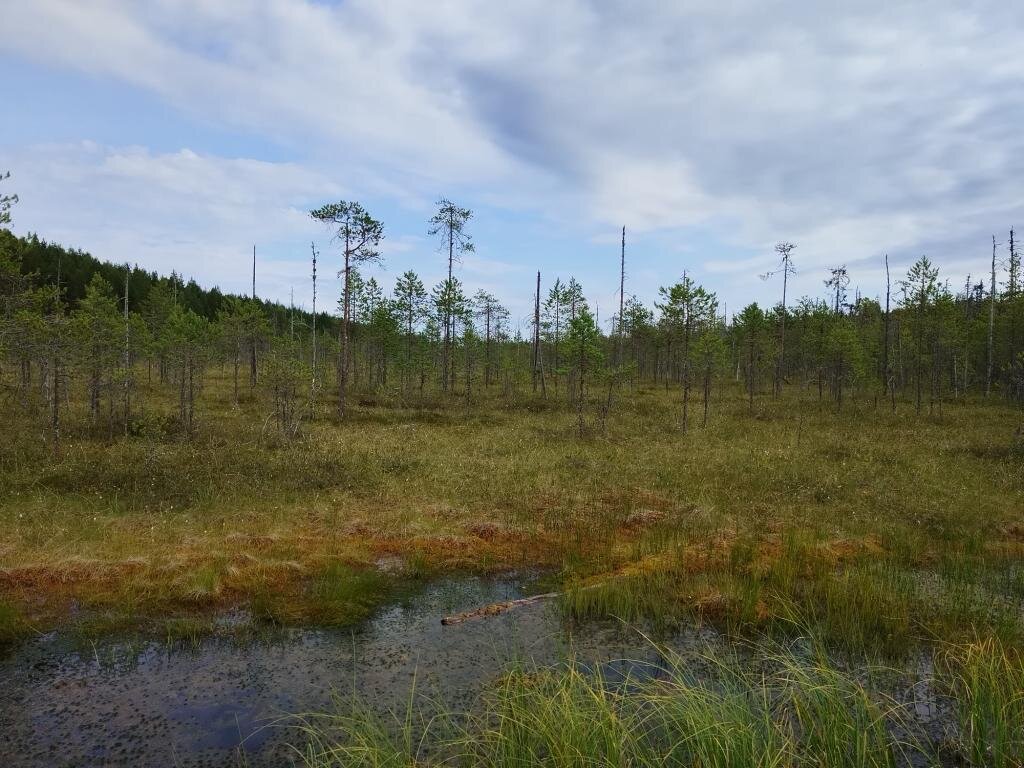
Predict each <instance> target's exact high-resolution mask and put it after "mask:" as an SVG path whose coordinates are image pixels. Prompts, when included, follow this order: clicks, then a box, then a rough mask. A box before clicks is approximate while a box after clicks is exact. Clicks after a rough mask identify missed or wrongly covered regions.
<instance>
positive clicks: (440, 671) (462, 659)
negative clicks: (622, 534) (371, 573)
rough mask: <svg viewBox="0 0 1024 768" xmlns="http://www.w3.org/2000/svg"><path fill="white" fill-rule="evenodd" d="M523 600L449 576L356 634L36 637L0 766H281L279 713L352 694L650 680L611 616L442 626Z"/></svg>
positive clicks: (370, 699)
mask: <svg viewBox="0 0 1024 768" xmlns="http://www.w3.org/2000/svg"><path fill="white" fill-rule="evenodd" d="M522 596H523V587H522V582H521V581H520V580H519V579H516V578H500V579H479V578H464V579H459V580H448V581H442V582H438V583H434V584H431V585H429V586H427V587H426V588H424V589H423V590H422V591H418V592H416V593H415V595H413V596H410V597H409V598H408V599H405V600H402V601H400V602H398V603H395V604H392V605H388V606H386V607H384V608H382V609H380V610H379V611H377V613H376V614H375V615H374V616H373V617H372V618H370V619H369V620H368V621H366V622H364V623H363V624H361V625H359V626H357V627H353V628H349V629H333V630H328V629H288V630H279V631H276V632H274V633H272V634H270V635H269V636H265V637H260V638H259V639H256V640H251V639H250V640H249V641H247V642H239V641H238V640H237V639H234V638H231V637H229V636H224V637H218V636H213V637H210V638H207V639H205V640H202V641H201V642H200V643H199V644H198V645H197V646H194V647H192V646H190V647H181V646H168V645H167V644H165V643H159V642H148V643H141V644H140V643H138V642H133V641H129V640H127V639H117V638H111V639H107V640H104V641H101V642H97V643H95V644H88V645H85V646H83V645H82V643H81V642H75V641H73V640H72V639H71V638H69V637H65V636H64V635H62V634H60V633H50V634H47V635H44V636H40V637H38V638H34V639H32V640H30V641H28V642H27V643H25V644H23V645H22V646H20V647H19V648H17V649H15V650H14V651H13V652H12V653H9V654H8V655H7V656H6V657H4V658H3V659H2V660H0V765H3V766H9V767H10V768H17V767H19V766H24V767H26V768H27V767H29V766H31V767H33V768H34V767H35V766H39V767H42V766H47V767H49V766H133V767H141V766H154V767H156V766H160V768H165V767H166V766H223V765H248V766H266V765H275V766H277V765H288V764H290V763H291V761H292V760H293V758H294V753H293V752H292V751H291V750H290V749H289V748H288V743H289V742H295V741H298V740H299V735H298V733H297V732H296V731H295V729H294V727H291V728H290V727H288V725H287V722H288V721H285V722H284V723H282V722H281V718H282V717H283V716H285V715H288V714H291V713H299V712H315V711H324V710H330V709H331V707H332V706H335V705H336V702H337V701H338V699H339V697H345V696H348V695H349V694H351V693H353V692H355V693H356V694H357V695H358V697H359V698H360V700H361V701H364V702H366V703H368V704H369V705H370V706H372V707H374V708H375V709H378V710H380V711H381V712H386V711H388V710H394V711H398V712H403V711H404V709H405V707H406V703H407V701H408V698H409V693H410V690H411V689H412V688H413V686H415V690H416V691H417V692H418V693H420V694H424V695H426V696H428V697H431V698H433V699H434V700H436V701H439V702H443V703H444V704H447V705H449V706H452V707H466V706H469V705H471V703H472V699H473V698H474V697H475V696H476V695H477V694H478V693H479V692H480V690H481V689H482V687H483V686H484V685H486V684H487V682H488V681H491V680H493V679H494V678H495V676H496V675H497V674H498V673H499V672H500V670H501V668H502V666H503V665H505V664H507V663H509V662H516V661H524V662H527V661H529V662H530V663H538V664H546V663H553V662H557V661H560V660H562V659H565V658H567V657H568V655H569V654H570V653H571V654H572V655H573V656H574V658H577V659H579V660H581V661H583V662H584V663H591V664H597V665H600V666H601V668H602V671H603V672H604V673H605V674H606V675H607V676H608V677H609V678H610V679H615V678H616V677H617V676H623V675H625V674H627V673H628V674H631V675H637V674H650V673H651V670H653V671H654V672H653V673H654V674H656V673H657V669H658V659H659V656H658V651H657V650H656V649H655V648H654V646H653V645H652V644H651V643H650V642H649V641H648V640H646V639H645V638H644V637H643V636H642V635H641V634H640V633H638V632H637V631H636V630H631V629H628V628H625V627H622V626H621V625H618V624H616V623H614V622H607V623H602V624H594V625H587V626H586V627H585V628H582V627H581V628H576V629H573V628H572V627H571V626H570V625H569V624H567V623H566V622H565V621H564V620H563V619H562V617H561V616H560V614H559V611H558V610H557V607H556V606H555V605H554V604H553V603H551V602H550V601H549V602H539V603H536V604H532V605H528V606H525V607H521V608H518V609H516V610H514V611H510V612H508V613H505V614H502V615H498V616H492V617H488V618H483V619H478V620H474V621H467V622H465V623H462V624H456V625H452V626H443V625H442V624H441V618H442V617H443V616H446V615H451V614H453V613H457V612H460V611H465V610H469V609H473V608H477V607H480V606H482V605H487V604H490V603H493V602H499V601H505V600H510V599H515V598H518V597H522ZM224 621H225V623H227V624H230V623H231V622H232V621H239V622H241V621H245V617H244V616H227V617H225V618H224ZM703 634H704V633H697V632H684V633H682V634H679V635H678V636H676V637H675V638H674V639H673V643H674V644H676V645H681V644H685V643H691V642H693V643H695V642H702V641H704V640H705V639H707V638H702V635H703ZM622 659H630V660H631V661H630V662H626V661H621V660H622ZM637 660H641V661H644V662H645V665H640V666H642V667H643V668H639V667H638V665H637ZM646 664H649V665H650V666H649V667H648V666H646Z"/></svg>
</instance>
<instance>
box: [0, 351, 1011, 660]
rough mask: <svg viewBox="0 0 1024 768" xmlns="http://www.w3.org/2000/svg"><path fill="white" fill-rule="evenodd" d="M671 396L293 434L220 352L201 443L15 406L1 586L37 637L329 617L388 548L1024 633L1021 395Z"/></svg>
mask: <svg viewBox="0 0 1024 768" xmlns="http://www.w3.org/2000/svg"><path fill="white" fill-rule="evenodd" d="M140 395H141V399H140V402H141V403H142V404H143V406H144V408H145V413H146V416H145V422H146V423H147V424H148V423H150V422H152V423H154V424H156V423H158V422H159V423H162V422H161V418H162V417H161V413H163V412H170V411H171V410H172V401H171V398H172V397H173V392H172V391H171V390H170V389H167V390H165V389H162V388H160V387H158V386H156V385H153V386H150V387H149V388H143V391H142V392H140ZM676 399H677V397H676V393H674V392H665V391H663V390H661V389H660V388H659V389H654V388H648V389H640V390H639V391H636V392H632V393H627V394H624V395H623V397H621V398H620V399H619V400H618V404H617V406H616V409H615V410H614V411H613V413H612V416H611V418H610V420H609V425H608V432H607V435H605V436H604V437H593V438H590V439H587V440H580V439H578V438H577V437H576V435H575V431H574V421H573V419H574V416H573V414H572V413H569V412H567V411H565V410H564V409H559V408H555V407H552V405H553V404H552V403H550V402H549V403H547V404H546V405H545V404H543V403H541V402H540V401H537V400H534V399H532V398H527V397H523V398H520V399H518V400H516V399H511V400H506V399H498V398H491V399H487V398H486V397H482V398H481V401H480V402H479V403H478V404H477V405H476V406H474V407H473V408H466V407H465V406H464V405H463V404H462V401H461V400H459V401H456V402H452V403H450V404H447V405H444V406H443V407H442V406H440V405H438V404H428V406H426V407H422V408H413V407H405V406H402V405H401V404H398V403H395V402H393V401H391V400H388V399H387V398H380V397H378V398H363V400H362V402H364V403H365V404H364V405H357V406H355V407H354V408H353V409H352V411H351V414H350V417H349V419H348V420H347V422H346V423H345V424H344V425H337V424H335V423H333V422H332V421H331V420H329V419H328V418H325V416H326V413H327V406H326V405H325V410H324V412H323V413H322V414H321V418H319V419H318V420H317V421H316V422H313V423H312V424H308V425H307V426H306V429H305V431H304V433H303V435H302V437H301V438H300V439H299V440H297V441H294V442H290V443H284V442H282V441H280V440H279V439H277V438H276V437H275V436H274V434H273V432H272V430H270V431H267V430H265V429H264V427H263V424H264V421H265V419H264V418H263V413H262V409H263V407H264V406H263V404H262V403H261V400H260V399H259V398H256V397H249V398H248V399H245V400H243V402H242V404H241V405H240V406H239V407H238V408H234V407H232V406H231V403H230V384H229V381H228V379H227V377H226V376H225V375H222V373H221V372H219V371H213V372H211V374H210V375H209V376H208V380H207V386H206V390H205V391H204V394H203V400H202V408H201V410H200V422H201V425H200V430H199V433H198V436H197V437H196V439H194V440H193V441H192V442H191V443H186V442H183V441H181V440H180V439H179V438H178V437H176V436H175V435H174V434H173V433H169V432H167V431H166V430H161V429H150V430H143V431H142V433H141V434H140V435H139V436H137V437H133V438H131V439H129V440H127V441H125V440H122V439H120V438H114V439H108V438H107V432H106V430H105V429H99V430H97V431H96V432H93V431H92V430H91V428H90V427H89V426H88V420H87V418H86V416H85V415H84V414H82V413H73V414H70V415H69V416H68V417H67V419H66V423H67V429H66V434H65V443H64V450H63V453H62V455H61V457H60V459H59V460H56V461H54V460H52V459H51V457H50V455H49V450H48V447H47V446H46V444H45V442H44V441H42V440H40V439H39V434H40V433H39V430H38V429H37V428H36V427H37V425H36V424H35V422H33V421H31V420H30V419H29V418H28V417H27V416H25V415H24V414H21V413H19V412H16V411H15V410H13V405H11V404H9V405H8V406H7V407H8V408H9V409H10V411H9V412H7V413H5V414H4V416H5V418H6V419H7V420H8V421H9V422H11V423H12V425H13V426H14V427H16V429H13V430H12V434H16V435H19V436H20V437H19V439H15V440H10V441H5V442H4V443H3V444H0V493H2V494H3V496H4V498H5V499H6V500H7V503H5V504H4V505H3V507H2V509H0V525H2V526H3V530H4V531H5V534H4V537H3V539H2V541H0V598H2V599H3V600H4V601H6V603H7V604H8V605H10V606H12V607H13V608H14V609H16V610H17V611H19V612H20V613H21V614H22V615H23V616H24V618H25V620H26V621H27V622H29V624H30V625H31V626H33V627H37V628H45V627H47V626H54V625H57V624H60V623H62V622H64V621H66V617H67V616H68V615H69V614H70V612H71V609H72V607H78V608H85V609H86V610H87V611H93V612H96V613H99V614H105V613H106V614H117V615H121V616H134V617H138V620H139V621H140V623H145V622H157V623H158V622H159V620H160V619H162V618H164V617H167V616H184V615H190V614H203V613H209V612H211V611H217V610H222V609H224V608H229V607H236V606H247V605H250V606H252V607H253V608H254V609H255V611H254V612H255V613H257V614H261V615H265V616H266V617H267V618H271V619H273V620H274V621H279V622H302V623H310V622H326V623H338V622H344V621H346V620H357V619H358V618H359V617H361V616H364V615H365V614H366V612H367V610H369V609H370V608H371V607H372V605H374V604H375V603H377V602H379V601H380V600H384V599H387V597H388V595H389V594H390V590H389V589H388V588H382V587H381V585H380V584H379V583H378V578H377V576H378V575H379V574H377V570H378V569H377V565H376V564H377V563H378V562H379V561H382V560H384V561H392V562H398V563H399V564H400V566H399V567H398V570H399V571H400V572H401V573H402V574H405V575H416V574H421V573H424V572H430V573H443V572H452V571H462V570H472V571H477V572H487V571H494V570H499V569H506V568H516V567H524V566H528V567H536V568H541V569H547V570H548V571H549V572H550V573H552V574H554V575H553V576H550V577H548V578H549V581H553V582H555V583H554V584H553V585H552V586H554V587H556V588H558V587H560V586H566V587H567V588H568V589H569V597H568V598H567V599H566V602H565V604H566V607H567V610H568V611H569V612H570V613H571V614H572V615H574V616H578V617H592V616H608V615H616V616H620V617H622V618H626V619H629V620H636V619H654V620H656V621H659V622H663V623H671V622H675V621H680V620H689V619H691V618H693V617H697V618H699V619H701V620H707V621H710V622H713V623H715V624H716V625H718V626H721V627H723V628H724V629H727V630H728V631H732V632H739V633H742V632H760V631H762V630H765V629H780V630H781V629H784V628H785V627H786V626H801V627H802V626H807V625H814V626H815V627H816V628H817V631H818V632H819V633H820V634H821V635H822V636H823V637H825V638H828V639H830V640H832V641H834V642H836V643H839V644H842V645H844V646H846V647H848V649H849V650H850V651H852V652H868V653H873V654H883V655H889V656H892V655H898V654H900V653H905V652H906V651H907V650H908V649H910V648H912V647H913V646H914V645H915V644H916V643H918V642H920V641H922V640H924V641H931V640H934V639H936V638H941V639H947V640H948V639H955V638H968V637H976V636H982V637H985V636H993V637H998V638H999V639H1000V640H1001V641H1003V642H1007V643H1011V644H1014V643H1017V642H1018V641H1019V636H1020V626H1019V618H1020V612H1019V610H1017V608H1018V607H1019V605H1020V601H1021V600H1022V598H1024V575H1022V574H1024V569H1022V567H1021V561H1022V555H1024V518H1022V513H1021V510H1022V508H1024V505H1022V504H1021V501H1022V500H1024V456H1022V455H1019V454H1018V453H1016V452H1014V451H1012V450H1008V449H1006V450H1004V448H1006V447H1007V446H1011V445H1012V440H1013V428H1014V425H1015V424H1016V422H1017V420H1018V414H1016V413H1015V412H1014V411H1012V410H1011V409H1009V408H1007V407H1005V406H1003V405H1001V404H998V403H982V402H965V403H957V404H953V405H948V406H947V407H946V408H944V409H943V418H942V419H941V420H939V419H931V418H927V417H917V416H915V415H914V414H913V412H912V410H911V409H909V408H902V409H901V410H900V411H899V412H897V413H896V414H893V413H891V412H890V411H889V410H888V409H887V408H881V409H879V410H876V409H875V408H874V407H873V402H872V401H870V400H864V401H861V402H856V401H854V402H853V403H852V404H850V405H849V406H848V407H846V408H845V409H844V411H843V412H842V413H834V412H832V411H831V410H830V409H829V408H827V407H824V408H823V407H819V406H818V404H817V403H813V402H809V401H805V402H802V403H801V402H799V401H798V400H797V399H796V397H795V396H787V397H782V398H779V399H778V400H773V399H771V398H769V397H767V396H766V397H764V398H763V399H762V400H761V401H760V403H759V410H758V412H757V413H756V414H755V416H753V417H751V416H750V415H748V414H747V413H746V403H745V401H744V399H743V397H742V395H741V393H739V392H734V391H732V390H730V389H726V390H725V391H724V394H723V395H722V396H721V397H720V398H719V401H718V402H716V404H715V407H714V409H713V412H712V413H713V418H712V422H711V424H710V426H709V427H708V428H707V429H705V430H693V431H691V433H690V434H688V435H682V434H681V433H680V432H679V430H678V427H677V423H678V404H677V402H676ZM801 409H802V413H801ZM332 569H334V570H332ZM332 573H333V574H335V575H336V577H335V576H332V575H331V574H332ZM338 574H341V575H338ZM400 576H401V574H399V575H398V576H395V578H399V577H400ZM335 582H337V583H335ZM595 585H597V586H595ZM583 587H586V589H583ZM350 589H351V590H354V591H349V592H346V590H350ZM355 592H359V593H361V594H360V595H356V594H355Z"/></svg>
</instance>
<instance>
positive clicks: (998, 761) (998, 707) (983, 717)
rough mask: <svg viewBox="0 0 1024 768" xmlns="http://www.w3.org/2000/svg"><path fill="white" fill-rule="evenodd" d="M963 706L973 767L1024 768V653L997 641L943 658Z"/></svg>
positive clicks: (964, 736) (963, 734)
mask: <svg viewBox="0 0 1024 768" xmlns="http://www.w3.org/2000/svg"><path fill="white" fill-rule="evenodd" d="M942 661H943V662H944V665H943V666H944V667H945V669H946V673H947V674H948V676H949V682H950V686H951V689H952V690H951V692H952V694H953V697H954V699H955V700H956V702H957V708H958V715H959V721H960V740H961V748H962V750H963V752H964V755H965V757H967V758H968V759H969V760H970V762H971V764H972V765H983V766H991V768H1019V767H1020V766H1022V765H1024V654H1022V653H1021V651H1020V650H1019V649H1016V648H1006V647H1004V646H1002V645H1001V644H999V643H998V642H997V641H995V640H992V639H986V640H982V641H979V642H976V643H972V644H970V645H967V646H963V647H960V648H955V649H953V650H951V651H949V652H947V653H946V654H945V656H944V658H943V659H942Z"/></svg>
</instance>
